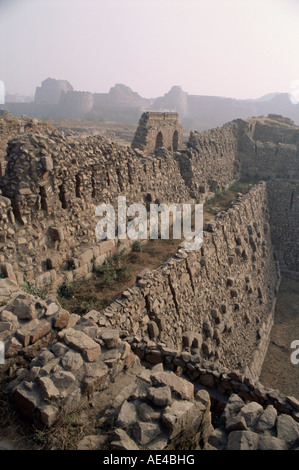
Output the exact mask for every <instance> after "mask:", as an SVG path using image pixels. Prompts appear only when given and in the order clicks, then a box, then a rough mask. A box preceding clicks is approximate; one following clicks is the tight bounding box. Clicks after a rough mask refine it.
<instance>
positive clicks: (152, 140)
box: [131, 111, 183, 154]
mask: <svg viewBox="0 0 299 470" xmlns="http://www.w3.org/2000/svg"><path fill="white" fill-rule="evenodd" d="M182 140H183V130H182V126H181V124H180V123H179V115H178V114H177V113H160V112H150V111H147V112H145V113H143V114H142V116H141V118H140V120H139V124H138V128H137V130H136V133H135V136H134V139H133V142H132V145H131V147H132V148H133V149H134V148H135V149H139V150H142V151H143V152H144V153H148V154H149V153H152V152H154V151H155V150H157V149H158V148H160V147H165V148H166V149H168V150H170V151H172V152H176V151H177V150H178V148H180V147H181V145H182Z"/></svg>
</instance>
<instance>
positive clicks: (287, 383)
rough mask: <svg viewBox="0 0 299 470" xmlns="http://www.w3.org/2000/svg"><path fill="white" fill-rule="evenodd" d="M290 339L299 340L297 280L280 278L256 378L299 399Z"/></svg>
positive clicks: (297, 368)
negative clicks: (266, 345) (269, 336)
mask: <svg viewBox="0 0 299 470" xmlns="http://www.w3.org/2000/svg"><path fill="white" fill-rule="evenodd" d="M294 340H299V281H294V280H292V279H287V278H282V281H281V285H280V289H279V293H278V296H277V302H276V308H275V318H274V326H273V328H272V332H271V339H270V345H269V348H268V352H267V355H266V358H265V361H264V365H263V368H262V372H261V375H260V382H261V383H262V384H263V385H265V386H267V387H271V388H274V389H277V390H279V391H280V392H281V393H283V394H285V395H292V396H294V397H296V398H297V399H299V364H298V365H294V364H292V363H291V354H292V352H293V351H294V350H293V349H291V343H292V341H294Z"/></svg>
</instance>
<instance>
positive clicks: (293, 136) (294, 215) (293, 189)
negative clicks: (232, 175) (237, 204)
mask: <svg viewBox="0 0 299 470" xmlns="http://www.w3.org/2000/svg"><path fill="white" fill-rule="evenodd" d="M238 122H239V130H240V132H239V140H238V159H239V161H240V171H241V174H242V176H243V177H246V178H258V179H265V180H266V181H267V188H268V206H269V210H270V215H271V218H270V223H271V235H272V241H273V244H274V246H275V249H276V250H277V252H278V254H279V260H280V264H281V269H282V271H283V272H284V273H285V274H289V275H294V276H295V277H296V276H297V274H296V273H298V270H299V265H298V253H299V252H298V249H299V246H298V227H299V226H298V212H299V195H298V182H299V128H298V127H297V126H295V125H294V123H293V122H292V121H291V120H290V119H287V118H283V117H281V116H276V115H270V116H269V117H268V118H261V119H258V120H256V119H251V120H248V121H247V122H245V121H238Z"/></svg>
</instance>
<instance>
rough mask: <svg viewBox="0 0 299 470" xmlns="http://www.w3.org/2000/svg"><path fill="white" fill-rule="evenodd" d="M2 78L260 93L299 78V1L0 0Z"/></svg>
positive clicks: (24, 88)
mask: <svg viewBox="0 0 299 470" xmlns="http://www.w3.org/2000/svg"><path fill="white" fill-rule="evenodd" d="M0 40H1V45H0V80H2V81H3V82H4V83H5V87H6V91H7V92H9V93H19V94H34V91H35V87H36V86H38V85H40V84H41V82H42V81H43V80H44V79H46V78H47V77H52V78H57V79H66V80H68V81H69V82H70V83H71V84H72V85H73V87H74V89H75V90H80V91H91V92H104V93H107V92H108V91H109V89H110V87H111V86H114V84H115V83H124V84H126V85H128V86H129V87H130V88H132V89H133V90H134V91H137V92H138V93H139V94H140V95H141V96H144V97H146V98H150V97H157V96H161V95H164V94H165V93H166V92H167V91H169V89H170V88H171V86H172V85H180V86H182V88H183V90H184V91H187V92H188V93H189V94H198V95H216V96H226V97H235V98H258V97H260V96H262V95H264V94H266V93H271V92H287V93H291V92H292V89H291V84H292V82H294V81H296V80H298V79H299V57H298V53H299V0H0Z"/></svg>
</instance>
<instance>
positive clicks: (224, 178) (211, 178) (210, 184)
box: [174, 123, 239, 197]
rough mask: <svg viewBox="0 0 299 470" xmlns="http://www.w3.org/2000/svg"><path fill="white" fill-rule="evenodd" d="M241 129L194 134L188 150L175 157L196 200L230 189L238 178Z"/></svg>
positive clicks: (234, 126) (228, 125) (227, 127)
mask: <svg viewBox="0 0 299 470" xmlns="http://www.w3.org/2000/svg"><path fill="white" fill-rule="evenodd" d="M237 138H238V128H237V125H236V124H235V123H229V124H226V125H225V126H223V127H222V128H221V129H218V128H217V129H211V130H209V131H205V132H195V131H194V132H191V133H190V137H189V141H188V149H187V150H184V149H182V150H180V151H179V152H177V153H176V154H175V155H174V158H175V159H176V160H177V161H178V163H179V166H180V171H181V174H182V176H183V178H184V180H185V183H186V185H187V186H188V187H189V188H190V192H191V194H192V195H193V196H194V197H198V194H199V193H208V192H209V191H210V190H212V191H215V190H217V189H223V188H226V187H227V186H228V185H229V184H231V183H232V182H233V181H234V180H235V179H236V178H237V177H238V169H239V162H238V158H237V157H238V140H237Z"/></svg>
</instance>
